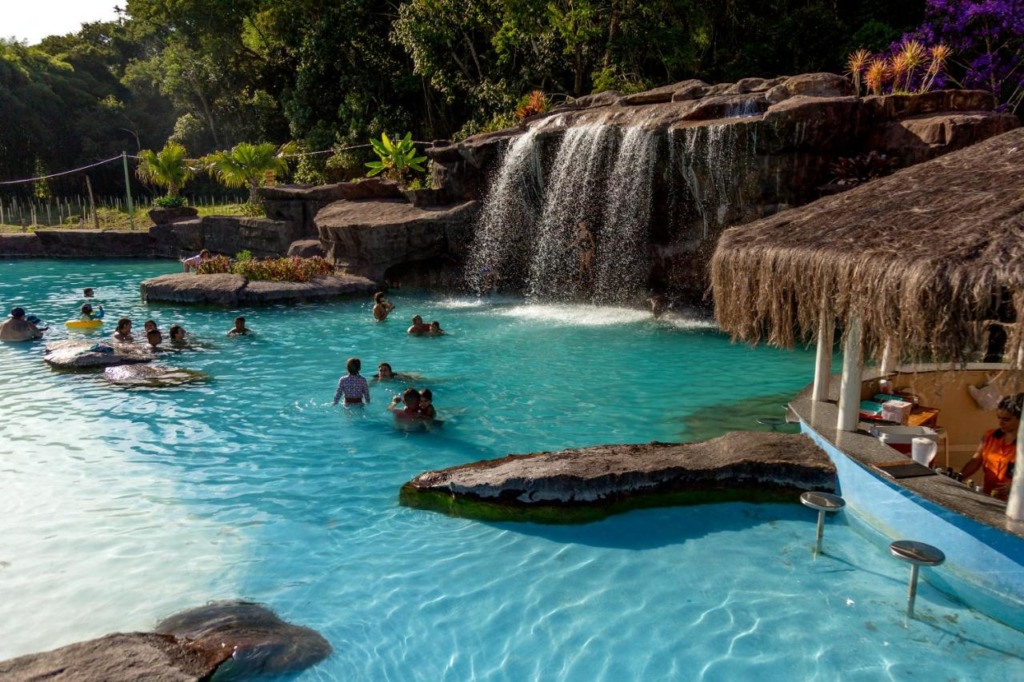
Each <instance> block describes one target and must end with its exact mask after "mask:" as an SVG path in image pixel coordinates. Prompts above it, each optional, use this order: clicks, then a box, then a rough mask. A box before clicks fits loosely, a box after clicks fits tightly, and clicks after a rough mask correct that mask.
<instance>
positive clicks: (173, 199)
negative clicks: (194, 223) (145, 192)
mask: <svg viewBox="0 0 1024 682" xmlns="http://www.w3.org/2000/svg"><path fill="white" fill-rule="evenodd" d="M153 205H154V206H157V207H159V208H181V207H182V206H184V205H185V197H183V196H181V195H174V196H171V195H167V196H164V197H157V198H156V199H154V200H153Z"/></svg>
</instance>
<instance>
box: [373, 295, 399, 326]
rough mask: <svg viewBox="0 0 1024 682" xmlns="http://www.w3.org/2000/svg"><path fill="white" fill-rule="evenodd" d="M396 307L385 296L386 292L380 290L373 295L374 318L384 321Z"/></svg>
mask: <svg viewBox="0 0 1024 682" xmlns="http://www.w3.org/2000/svg"><path fill="white" fill-rule="evenodd" d="M394 309H395V306H394V305H393V304H392V303H391V301H389V300H387V299H386V298H384V292H383V291H378V292H377V293H375V294H374V295H373V319H375V320H377V321H378V322H383V321H384V320H386V319H388V313H390V312H391V311H392V310H394Z"/></svg>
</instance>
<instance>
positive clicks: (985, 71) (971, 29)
mask: <svg viewBox="0 0 1024 682" xmlns="http://www.w3.org/2000/svg"><path fill="white" fill-rule="evenodd" d="M909 38H916V39H917V40H919V41H921V42H922V43H924V44H925V45H936V44H938V43H945V44H946V45H948V46H950V47H951V48H953V50H954V54H953V63H954V65H955V68H953V69H950V71H952V72H953V73H952V74H951V75H950V80H953V81H954V82H957V84H958V85H961V86H962V87H965V88H976V89H979V90H988V91H989V92H991V93H992V94H994V95H995V96H996V97H997V98H998V99H999V101H1000V102H1001V103H1002V104H1003V107H1004V108H1006V109H1008V110H1010V111H1013V112H1016V110H1017V109H1018V107H1020V105H1021V102H1022V100H1024V0H928V3H927V5H926V7H925V21H924V23H923V24H922V25H921V26H920V28H918V29H917V31H915V32H914V33H913V34H912V35H909V36H905V39H909Z"/></svg>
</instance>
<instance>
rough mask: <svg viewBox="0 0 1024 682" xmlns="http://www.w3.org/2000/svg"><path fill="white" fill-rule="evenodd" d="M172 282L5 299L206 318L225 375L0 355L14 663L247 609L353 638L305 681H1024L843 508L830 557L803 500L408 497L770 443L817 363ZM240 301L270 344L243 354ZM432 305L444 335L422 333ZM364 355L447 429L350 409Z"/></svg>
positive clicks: (104, 276)
mask: <svg viewBox="0 0 1024 682" xmlns="http://www.w3.org/2000/svg"><path fill="white" fill-rule="evenodd" d="M175 265H176V264H174V263H138V262H133V263H125V262H104V263H89V262H75V261H67V262H52V261H31V262H30V261H23V262H13V263H11V262H0V304H2V305H3V306H4V307H8V306H10V305H22V306H24V307H26V308H27V309H28V310H29V312H30V313H32V314H36V315H39V316H40V317H42V318H43V319H44V320H46V321H49V322H51V323H55V324H54V327H53V328H52V335H53V336H54V337H55V338H59V337H62V336H67V335H68V332H67V331H65V330H64V329H63V326H62V324H61V323H62V322H63V320H65V319H67V318H68V317H69V316H71V315H72V314H73V311H74V310H75V309H76V308H77V306H78V305H79V304H80V298H79V294H80V292H81V288H82V287H83V286H94V287H96V288H97V297H98V298H100V299H101V300H102V301H103V303H104V305H105V307H106V308H107V310H108V316H110V317H114V318H116V317H118V316H121V315H126V316H129V317H131V318H133V319H134V320H135V321H136V323H137V324H138V323H139V322H141V321H142V320H145V319H147V318H152V319H154V320H156V321H157V322H158V324H159V325H160V326H161V327H163V328H165V329H166V328H167V327H169V326H170V325H171V324H173V323H180V324H183V325H184V326H185V327H186V329H187V330H188V332H189V335H190V337H192V338H193V342H194V344H195V347H194V349H193V350H189V351H185V352H181V353H175V354H169V355H167V356H166V358H163V359H162V360H161V361H162V362H163V363H165V364H167V365H169V366H175V367H183V368H187V369H192V370H196V371H201V372H205V373H207V374H209V375H210V377H211V378H210V380H209V382H207V383H204V384H199V385H195V386H190V387H183V388H175V389H168V390H148V389H138V388H123V387H115V386H111V385H109V384H107V383H106V382H105V381H104V380H103V378H102V375H101V374H98V373H90V372H74V373H66V372H57V371H53V370H51V369H50V368H49V367H47V366H46V365H45V364H44V363H43V361H42V359H41V355H42V347H41V344H38V343H29V344H19V345H12V344H0V414H2V415H3V419H2V420H0V444H2V445H0V604H2V605H3V617H2V618H0V659H5V658H9V657H12V656H16V655H20V654H25V653H30V652H33V651H42V650H47V649H51V648H54V647H57V646H61V645H64V644H69V643H71V642H74V641H79V640H84V639H88V638H91V637H97V636H99V635H102V634H104V633H107V632H113V631H131V630H146V629H149V628H152V627H153V625H154V624H155V623H156V622H157V621H158V620H160V619H161V618H163V617H166V616H168V615H170V614H172V613H174V612H176V611H179V610H182V609H186V608H190V607H193V606H196V605H199V604H203V603H205V602H207V601H209V600H212V599H221V598H240V599H247V600H252V601H257V602H261V603H264V604H266V605H268V606H269V607H270V608H271V609H273V610H274V611H275V612H277V613H278V614H279V615H280V616H281V617H282V618H285V619H286V620H290V621H292V622H295V623H298V624H301V625H305V626H309V627H312V628H314V629H316V630H318V631H319V632H321V633H323V635H324V636H325V637H327V638H328V639H329V640H330V642H331V644H332V645H333V647H334V654H333V655H332V656H331V657H330V658H329V659H327V660H326V661H324V662H323V663H322V664H320V665H318V666H316V667H315V668H313V669H311V670H309V671H306V672H305V673H302V674H300V675H298V676H297V679H301V680H339V679H340V680H377V679H392V680H439V679H447V680H470V679H480V680H528V679H537V680H566V681H576V680H585V681H587V682H590V681H591V680H609V681H613V680H614V681H616V682H618V681H620V680H633V679H695V680H708V681H709V682H710V681H712V680H742V679H753V678H755V677H756V678H757V679H759V680H764V681H765V682H772V681H774V680H808V679H821V680H834V679H842V680H865V681H866V680H878V679H922V680H935V679H938V680H948V679H952V680H972V681H973V680H983V681H988V680H992V681H993V682H995V681H996V680H998V681H999V682H1002V681H1003V680H1006V679H1007V678H1008V674H1009V677H1011V678H1012V671H1014V670H1020V669H1022V665H1021V664H1022V661H1021V660H1020V659H1021V656H1022V654H1024V635H1022V634H1021V633H1020V632H1016V631H1012V630H1009V629H1007V628H1005V627H1003V626H1000V625H998V624H997V623H994V622H992V621H990V620H988V619H986V618H984V617H982V616H980V615H979V614H977V613H975V612H972V611H969V610H967V609H965V608H964V607H962V606H961V605H959V604H956V603H953V602H951V601H950V600H948V599H947V598H946V597H944V596H943V595H942V594H941V593H939V592H937V591H936V590H935V589H934V588H932V587H931V586H930V585H929V584H928V583H927V582H922V584H921V586H920V592H919V596H918V602H917V604H918V607H917V609H918V613H919V618H918V619H917V620H914V621H911V622H906V621H905V619H904V618H903V615H902V614H903V607H904V600H905V594H906V566H905V565H903V564H901V563H899V562H897V561H895V560H893V559H892V558H891V557H890V556H889V554H888V552H887V551H886V548H885V546H884V543H880V542H878V541H876V540H875V539H873V538H870V537H866V536H864V535H862V534H860V533H859V532H858V531H857V530H856V529H855V528H854V527H851V525H848V524H847V523H845V522H844V518H843V516H842V515H839V516H838V517H836V518H833V519H830V521H829V525H828V528H827V530H826V540H825V545H826V548H827V550H826V551H827V554H826V555H824V556H820V557H818V558H816V559H815V558H814V557H812V555H811V553H810V551H809V547H810V545H811V543H812V542H813V537H814V528H815V517H814V515H813V514H812V513H809V512H808V511H807V510H805V509H804V508H802V507H801V506H800V505H799V504H797V503H795V502H794V504H792V505H743V504H731V505H717V506H715V507H711V508H707V507H690V508H672V509H652V510H645V511H637V512H632V513H629V514H623V515H620V516H616V517H613V518H610V519H607V520H605V521H602V522H599V523H593V524H588V525H585V526H569V527H549V526H538V525H533V524H487V523H477V522H473V521H469V520H465V519H456V518H449V517H446V516H442V515H439V514H435V513H430V512H424V511H419V510H412V509H407V508H404V507H401V506H399V505H398V503H397V495H398V490H399V488H400V487H401V485H402V484H403V483H404V482H406V481H408V480H410V479H411V478H413V477H414V476H416V475H417V474H419V473H421V472H423V471H427V470H432V469H438V468H443V467H448V466H454V465H458V464H463V463H466V462H473V461H477V460H481V459H488V458H493V457H499V456H503V455H506V454H509V453H526V452H533V451H538V450H552V449H563V448H571V447H582V446H587V445H594V444H600V443H640V442H647V441H651V440H662V441H673V440H686V439H689V438H692V437H694V436H695V435H699V436H700V437H712V436H714V435H716V434H719V433H721V432H723V431H724V430H725V429H728V428H759V427H758V425H757V423H756V421H755V419H756V418H757V417H759V416H777V415H781V411H782V410H781V405H780V404H779V403H780V398H779V397H780V396H785V395H792V394H793V393H794V392H796V391H798V390H799V389H801V388H802V387H803V386H804V385H805V384H806V383H807V382H808V381H809V380H810V376H811V374H812V371H813V370H812V368H813V360H814V358H813V355H812V354H811V353H810V352H807V351H798V352H793V353H782V352H777V351H774V350H770V349H763V348H762V349H750V348H747V347H745V346H739V345H735V344H731V343H729V341H728V339H727V338H725V337H724V336H723V335H721V334H719V333H717V332H715V331H714V330H713V329H711V328H709V327H708V324H709V323H708V321H707V320H704V319H701V318H696V317H695V318H693V319H692V320H690V319H687V318H683V320H682V321H681V324H680V325H679V326H676V325H675V324H674V322H673V321H672V320H664V319H663V320H658V321H655V320H652V319H651V317H650V315H649V314H648V313H645V312H643V311H637V310H632V309H626V308H601V307H593V306H575V305H568V304H558V305H525V304H523V303H522V301H518V300H512V299H501V298H497V299H482V300H477V299H468V298H467V299H462V298H451V297H432V296H429V295H425V294H417V293H415V292H393V293H394V294H395V295H394V296H392V300H393V301H394V302H395V304H396V306H397V308H396V312H395V314H394V315H395V317H394V319H389V320H387V321H386V322H384V323H381V324H377V323H374V322H373V321H372V318H371V314H370V302H369V301H368V300H367V301H362V300H359V301H349V302H338V303H327V304H318V305H301V306H293V307H286V306H273V307H268V308H259V309H250V310H246V311H236V310H229V309H220V308H206V307H199V308H194V309H188V308H184V307H179V306H174V305H146V304H143V303H141V302H140V301H139V297H138V290H139V288H138V287H139V281H140V280H142V279H144V278H146V277H151V276H154V275H157V274H162V273H164V272H171V271H173V270H174V269H175ZM241 312H244V314H245V316H246V318H247V326H248V327H250V328H251V329H253V330H254V331H255V335H254V336H252V337H246V338H230V339H229V338H227V337H225V332H226V331H227V329H228V328H230V327H231V321H232V319H233V318H234V316H235V315H237V314H239V313H241ZM413 314H421V315H423V317H424V318H425V319H430V320H433V319H437V320H439V321H440V322H441V324H442V326H443V327H444V328H445V329H446V330H448V332H449V333H448V335H447V336H443V337H436V338H414V337H409V336H407V335H406V334H405V327H406V326H407V324H408V319H409V318H410V317H411V316H412V315H413ZM111 330H112V325H108V327H107V330H106V332H104V333H102V334H100V335H97V336H93V337H90V338H104V336H105V335H106V334H109V332H110V331H111ZM353 356H355V357H360V358H362V360H363V368H364V369H363V373H364V374H365V375H370V374H372V372H373V370H374V368H375V367H376V366H377V363H378V362H381V361H388V362H390V363H392V365H393V366H394V369H395V370H396V371H400V372H406V373H409V374H412V375H415V378H413V379H410V380H408V383H414V384H415V385H416V386H417V387H430V388H431V390H432V391H433V392H434V403H435V405H436V407H437V409H438V412H439V417H440V418H441V419H443V420H444V422H445V423H444V426H443V427H442V428H439V429H437V430H436V431H433V432H431V433H404V432H401V431H398V430H396V429H395V428H394V425H393V423H392V419H391V418H390V415H389V414H388V413H387V412H386V411H385V409H384V406H385V405H386V403H387V402H388V400H389V399H390V397H391V396H392V395H394V394H395V393H397V392H399V391H401V390H402V389H403V388H404V387H405V386H406V385H407V382H406V381H398V382H391V383H378V382H372V383H371V388H370V392H371V396H372V401H373V402H372V403H371V404H370V405H369V406H367V407H366V408H362V409H358V408H357V409H341V408H338V407H332V406H331V398H332V397H333V393H334V388H335V384H336V382H337V379H338V376H339V374H340V373H341V372H342V371H343V369H342V368H343V366H344V363H345V359H346V358H348V357H353ZM770 410H774V411H777V412H772V413H771V414H766V413H767V412H768V411H770ZM924 575H925V577H927V569H926V570H925V572H924ZM1008 671H1009V673H1008Z"/></svg>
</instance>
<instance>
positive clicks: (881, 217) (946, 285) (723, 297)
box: [711, 128, 1024, 365]
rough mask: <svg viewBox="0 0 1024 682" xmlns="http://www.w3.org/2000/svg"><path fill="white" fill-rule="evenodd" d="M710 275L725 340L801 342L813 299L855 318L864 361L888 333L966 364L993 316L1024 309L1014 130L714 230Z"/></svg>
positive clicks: (1020, 189) (906, 349) (807, 335)
mask: <svg viewBox="0 0 1024 682" xmlns="http://www.w3.org/2000/svg"><path fill="white" fill-rule="evenodd" d="M711 281H712V288H713V291H714V297H715V316H716V318H717V320H718V324H719V325H720V326H721V327H722V329H724V330H725V331H727V332H729V333H731V334H732V335H733V337H734V338H736V339H742V340H745V341H749V342H753V343H757V342H762V341H767V342H768V343H771V344H773V345H778V346H782V347H791V346H792V345H793V344H794V343H796V342H798V341H811V340H813V339H814V336H815V334H816V333H817V328H818V321H819V319H820V317H821V312H822V306H823V302H824V303H826V304H827V306H828V307H829V309H830V311H831V312H832V313H833V314H834V315H835V316H836V318H838V319H840V320H849V319H850V318H851V317H852V316H854V315H856V316H859V318H860V320H861V323H862V328H863V333H864V342H865V354H866V357H872V356H873V357H876V358H877V357H879V356H880V355H881V348H882V347H883V345H884V342H885V341H886V340H889V341H891V342H892V343H893V344H894V346H895V348H896V349H897V350H898V351H899V352H900V353H901V354H902V356H903V357H904V358H907V357H915V358H920V357H930V358H933V359H943V360H952V361H962V360H965V359H969V358H970V355H971V353H972V352H973V351H974V350H976V349H977V348H978V347H979V346H980V344H981V343H982V339H983V336H984V333H985V331H986V329H987V328H988V327H989V325H990V323H991V322H992V321H993V320H994V319H995V318H997V317H1001V319H1003V320H1004V321H1007V320H1013V319H1017V318H1020V317H1021V314H1022V313H1024V128H1022V129H1017V130H1014V131H1011V132H1009V133H1005V134H1003V135H999V136H997V137H994V138H991V139H989V140H987V141H985V142H982V143H980V144H977V145H974V146H972V147H968V148H966V149H963V150H961V151H958V152H953V153H951V154H947V155H945V156H942V157H940V158H938V159H935V160H933V161H929V162H927V163H922V164H920V165H917V166H913V167H911V168H907V169H904V170H901V171H899V172H897V173H895V174H893V175H891V176H889V177H887V178H882V179H879V180H874V181H872V182H869V183H867V184H864V185H861V186H859V187H857V188H854V189H852V190H850V191H848V192H845V193H843V194H838V195H835V196H831V197H828V198H825V199H820V200H818V201H816V202H814V203H812V204H808V205H807V206H804V207H801V208H797V209H792V210H789V211H785V212H783V213H779V214H776V215H774V216H772V217H770V218H766V219H764V220H759V221H757V222H755V223H750V224H747V225H743V226H740V227H734V228H732V229H730V230H726V231H725V233H724V234H723V235H722V238H721V240H720V241H719V243H718V247H717V249H716V251H715V254H714V257H713V258H712V262H711ZM1000 297H1006V298H1008V300H1007V301H1006V302H1005V303H1004V305H1003V306H1002V307H1003V313H1002V315H1000V314H999V313H998V312H997V310H998V308H999V300H1000ZM1008 305H1012V310H1010V309H1008ZM1007 312H1008V313H1009V314H1008V315H1007ZM1006 330H1007V332H1008V334H1009V341H1008V344H1007V347H1006V350H1007V353H1008V354H1009V358H1010V360H1011V361H1012V362H1013V363H1014V364H1016V365H1019V361H1018V350H1019V349H1020V345H1021V341H1022V339H1021V337H1022V334H1021V332H1020V330H1019V329H1018V325H1016V324H1008V325H1006Z"/></svg>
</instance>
